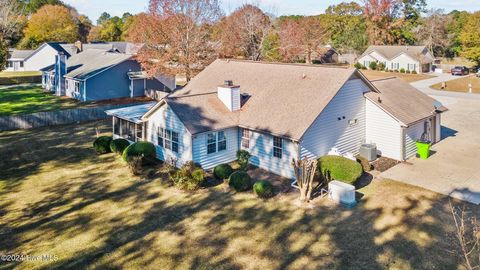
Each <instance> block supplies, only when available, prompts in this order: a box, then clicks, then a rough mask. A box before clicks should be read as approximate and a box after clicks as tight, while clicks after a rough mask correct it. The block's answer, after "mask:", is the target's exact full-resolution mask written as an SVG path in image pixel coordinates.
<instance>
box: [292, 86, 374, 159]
mask: <svg viewBox="0 0 480 270" xmlns="http://www.w3.org/2000/svg"><path fill="white" fill-rule="evenodd" d="M367 91H369V88H368V86H367V85H366V84H365V83H364V82H363V81H362V80H360V79H353V80H349V81H348V82H347V83H345V85H344V86H343V87H342V88H341V89H340V91H339V92H338V93H337V95H336V96H335V97H334V98H333V99H332V101H331V102H330V103H329V104H328V105H327V107H326V108H325V110H324V111H323V112H322V113H321V114H320V116H319V117H318V118H317V119H316V120H315V122H313V124H312V125H311V126H310V128H309V129H308V130H307V132H306V133H305V134H304V136H303V138H302V140H301V142H300V153H301V157H302V158H303V157H308V158H318V157H321V156H324V155H326V154H327V153H328V151H329V150H330V149H331V148H332V147H336V148H338V150H339V151H340V152H341V153H343V154H345V153H347V152H351V153H353V154H357V153H358V151H359V148H360V145H361V144H362V142H363V141H364V140H365V97H364V96H363V94H364V93H365V92H367ZM339 119H340V120H339ZM354 122H356V123H354Z"/></svg>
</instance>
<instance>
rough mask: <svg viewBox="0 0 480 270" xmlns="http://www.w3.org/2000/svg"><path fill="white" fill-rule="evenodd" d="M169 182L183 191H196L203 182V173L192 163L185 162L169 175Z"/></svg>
mask: <svg viewBox="0 0 480 270" xmlns="http://www.w3.org/2000/svg"><path fill="white" fill-rule="evenodd" d="M170 180H172V182H173V183H174V184H175V186H176V187H178V188H180V189H183V190H189V191H193V190H197V189H199V188H200V186H201V185H202V183H203V181H204V180H205V171H204V170H203V169H202V168H200V167H197V165H195V164H194V163H193V162H187V163H185V165H183V166H182V168H180V169H179V170H176V171H173V172H171V173H170Z"/></svg>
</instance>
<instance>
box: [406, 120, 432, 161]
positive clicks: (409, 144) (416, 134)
mask: <svg viewBox="0 0 480 270" xmlns="http://www.w3.org/2000/svg"><path fill="white" fill-rule="evenodd" d="M425 123H428V124H427V125H428V129H427V130H425ZM434 128H435V127H433V126H432V118H430V119H425V120H422V121H420V122H418V123H415V124H413V125H411V126H409V127H408V128H407V129H406V130H405V152H404V153H405V159H409V158H411V157H413V156H415V154H416V153H417V145H416V141H417V140H420V139H421V138H422V134H423V133H424V132H425V131H426V132H427V138H426V139H427V140H430V141H432V140H433V139H434V138H432V137H431V136H432V135H433V129H434Z"/></svg>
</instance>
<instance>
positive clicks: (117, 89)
mask: <svg viewBox="0 0 480 270" xmlns="http://www.w3.org/2000/svg"><path fill="white" fill-rule="evenodd" d="M60 62H61V60H60ZM59 66H61V64H59ZM60 69H61V68H60ZM61 70H62V69H61ZM141 70H142V69H141V66H140V63H138V62H137V61H136V60H135V59H134V56H133V55H130V54H123V53H113V52H106V51H104V50H98V49H88V50H85V51H83V52H81V53H78V54H76V55H74V56H72V57H70V58H69V59H68V60H67V61H66V74H65V73H64V76H63V77H64V78H65V86H64V88H63V87H62V86H61V85H62V83H59V84H58V85H60V87H61V88H62V89H61V90H60V91H57V94H59V95H66V96H68V97H72V98H75V99H78V100H80V101H91V100H105V99H115V98H123V97H139V96H144V95H145V90H146V89H147V87H155V88H156V89H159V90H162V91H170V90H173V89H174V88H175V86H171V85H169V86H166V85H165V84H163V83H162V82H160V81H158V80H157V78H155V77H154V78H148V77H147V76H146V75H144V74H143V73H142V72H141ZM60 73H62V72H60Z"/></svg>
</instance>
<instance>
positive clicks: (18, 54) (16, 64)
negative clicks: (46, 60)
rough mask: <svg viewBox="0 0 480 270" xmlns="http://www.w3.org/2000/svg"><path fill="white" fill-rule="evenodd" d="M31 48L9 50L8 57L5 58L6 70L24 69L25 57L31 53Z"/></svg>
mask: <svg viewBox="0 0 480 270" xmlns="http://www.w3.org/2000/svg"><path fill="white" fill-rule="evenodd" d="M33 52H34V51H33V50H17V49H12V50H9V57H8V59H7V66H6V68H5V70H6V71H26V70H25V59H26V58H28V57H29V56H30V55H31V54H33Z"/></svg>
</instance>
